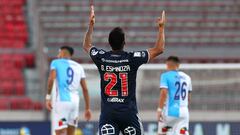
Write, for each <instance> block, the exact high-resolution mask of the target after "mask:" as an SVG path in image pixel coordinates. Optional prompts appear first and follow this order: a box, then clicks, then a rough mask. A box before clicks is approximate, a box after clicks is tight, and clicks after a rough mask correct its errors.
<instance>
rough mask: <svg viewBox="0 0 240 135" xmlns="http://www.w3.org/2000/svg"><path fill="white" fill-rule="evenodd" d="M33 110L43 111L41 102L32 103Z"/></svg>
mask: <svg viewBox="0 0 240 135" xmlns="http://www.w3.org/2000/svg"><path fill="white" fill-rule="evenodd" d="M33 109H34V110H36V111H39V110H42V109H43V105H42V103H41V102H34V103H33Z"/></svg>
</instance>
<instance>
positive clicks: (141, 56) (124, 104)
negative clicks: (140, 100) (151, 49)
mask: <svg viewBox="0 0 240 135" xmlns="http://www.w3.org/2000/svg"><path fill="white" fill-rule="evenodd" d="M90 55H91V58H92V59H93V61H94V63H95V64H96V65H97V67H98V70H99V73H100V77H101V98H102V100H101V107H102V111H108V112H109V111H110V112H126V111H133V112H137V105H136V75H137V70H138V67H139V66H140V65H142V64H143V63H146V62H147V61H148V53H147V51H140V52H125V51H118V52H113V51H109V52H106V51H104V50H98V49H97V48H95V47H93V48H92V49H91V51H90Z"/></svg>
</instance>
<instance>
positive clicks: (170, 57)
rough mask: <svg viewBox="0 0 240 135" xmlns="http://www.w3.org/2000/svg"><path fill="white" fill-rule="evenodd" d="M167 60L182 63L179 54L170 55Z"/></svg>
mask: <svg viewBox="0 0 240 135" xmlns="http://www.w3.org/2000/svg"><path fill="white" fill-rule="evenodd" d="M166 61H172V62H174V63H177V64H180V62H181V61H180V59H179V58H178V57H177V56H169V57H168V58H167V60H166Z"/></svg>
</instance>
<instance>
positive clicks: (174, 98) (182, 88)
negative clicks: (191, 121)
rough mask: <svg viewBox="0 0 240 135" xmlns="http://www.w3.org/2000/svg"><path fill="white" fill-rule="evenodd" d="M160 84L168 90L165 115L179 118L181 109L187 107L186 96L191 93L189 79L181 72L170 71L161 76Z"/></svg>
mask: <svg viewBox="0 0 240 135" xmlns="http://www.w3.org/2000/svg"><path fill="white" fill-rule="evenodd" d="M161 83H162V85H165V87H166V88H167V89H168V97H167V101H166V110H167V114H168V115H170V116H176V117H180V116H181V115H182V114H181V108H187V107H188V94H189V91H192V85H191V78H190V77H189V76H188V75H187V74H186V73H184V72H182V71H177V70H172V71H167V72H165V73H163V74H162V76H161ZM162 87H164V86H162Z"/></svg>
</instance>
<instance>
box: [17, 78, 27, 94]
mask: <svg viewBox="0 0 240 135" xmlns="http://www.w3.org/2000/svg"><path fill="white" fill-rule="evenodd" d="M15 94H16V95H17V96H23V95H25V85H24V82H23V81H16V82H15Z"/></svg>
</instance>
